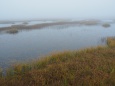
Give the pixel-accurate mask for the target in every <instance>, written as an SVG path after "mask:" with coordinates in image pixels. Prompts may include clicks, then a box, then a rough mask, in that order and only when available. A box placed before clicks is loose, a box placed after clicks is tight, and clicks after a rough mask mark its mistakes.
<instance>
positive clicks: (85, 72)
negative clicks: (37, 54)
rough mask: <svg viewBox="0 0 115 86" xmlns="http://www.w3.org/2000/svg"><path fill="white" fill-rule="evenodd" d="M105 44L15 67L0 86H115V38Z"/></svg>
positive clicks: (0, 82)
mask: <svg viewBox="0 0 115 86" xmlns="http://www.w3.org/2000/svg"><path fill="white" fill-rule="evenodd" d="M107 44H108V46H106V47H97V48H89V49H84V50H80V51H68V52H63V53H55V54H53V55H50V56H46V57H44V58H42V59H40V60H36V61H34V62H31V63H28V64H20V65H17V66H14V67H12V68H10V69H9V70H8V71H7V75H6V76H4V77H3V76H2V74H1V78H0V86H115V38H108V40H107Z"/></svg>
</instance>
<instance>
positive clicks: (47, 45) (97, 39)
mask: <svg viewBox="0 0 115 86" xmlns="http://www.w3.org/2000/svg"><path fill="white" fill-rule="evenodd" d="M110 36H115V24H111V27H109V28H104V27H102V26H101V25H94V26H84V25H83V26H77V25H76V26H75V25H74V26H72V25H69V26H68V25H57V26H50V27H46V28H42V29H35V30H22V31H20V32H19V33H17V34H5V33H1V34H0V66H2V67H6V66H9V65H11V64H13V63H15V62H16V61H28V60H30V59H35V58H39V57H40V56H42V55H46V54H49V53H51V52H58V51H64V50H78V49H83V48H87V47H94V46H99V45H106V38H107V37H110Z"/></svg>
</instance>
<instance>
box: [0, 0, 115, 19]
mask: <svg viewBox="0 0 115 86" xmlns="http://www.w3.org/2000/svg"><path fill="white" fill-rule="evenodd" d="M32 18H34V19H35V18H38V19H39V18H40V19H41V18H79V19H80V18H81V19H83V18H115V0H0V20H8V19H32Z"/></svg>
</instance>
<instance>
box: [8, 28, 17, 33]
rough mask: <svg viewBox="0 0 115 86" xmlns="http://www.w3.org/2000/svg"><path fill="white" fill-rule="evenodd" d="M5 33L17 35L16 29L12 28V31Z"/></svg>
mask: <svg viewBox="0 0 115 86" xmlns="http://www.w3.org/2000/svg"><path fill="white" fill-rule="evenodd" d="M6 33H9V34H16V33H18V29H16V28H12V29H9V30H7V31H6Z"/></svg>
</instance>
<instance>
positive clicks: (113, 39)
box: [107, 37, 115, 47]
mask: <svg viewBox="0 0 115 86" xmlns="http://www.w3.org/2000/svg"><path fill="white" fill-rule="evenodd" d="M107 44H108V45H109V47H115V37H109V38H108V39H107Z"/></svg>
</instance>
